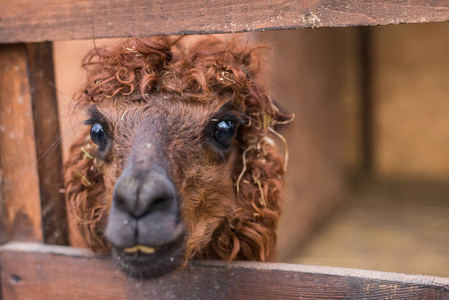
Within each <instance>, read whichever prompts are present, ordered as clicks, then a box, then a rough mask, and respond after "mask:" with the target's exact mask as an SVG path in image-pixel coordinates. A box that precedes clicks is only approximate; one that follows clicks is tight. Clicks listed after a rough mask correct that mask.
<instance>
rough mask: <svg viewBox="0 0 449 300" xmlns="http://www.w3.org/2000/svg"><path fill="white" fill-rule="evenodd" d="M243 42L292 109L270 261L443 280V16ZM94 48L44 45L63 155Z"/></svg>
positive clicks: (446, 144) (446, 75)
mask: <svg viewBox="0 0 449 300" xmlns="http://www.w3.org/2000/svg"><path fill="white" fill-rule="evenodd" d="M244 38H248V39H250V40H252V41H258V42H262V43H264V44H267V45H268V46H269V47H270V48H271V49H272V51H271V57H270V65H269V66H268V68H267V69H268V70H267V77H268V79H269V82H270V85H271V91H272V97H273V99H275V100H276V101H277V102H278V103H279V104H280V105H281V106H282V107H283V108H285V109H286V110H287V111H289V112H293V113H295V116H296V119H295V121H294V122H293V123H292V124H290V125H289V126H288V127H286V128H285V129H284V130H283V131H282V134H283V135H284V136H285V137H286V139H287V141H288V143H289V153H290V161H289V169H288V174H287V178H286V203H285V206H284V214H283V216H282V221H281V225H280V229H279V247H278V260H279V261H282V262H289V263H300V264H312V265H327V266H338V267H349V268H360V269H371V270H381V271H392V272H401V273H415V274H427V275H437V276H445V277H449V151H447V149H449V118H448V116H449V55H448V53H449V23H439V24H417V25H394V26H377V27H365V28H322V29H304V30H294V31H273V32H261V33H253V34H244ZM110 42H111V40H96V41H95V43H96V45H97V46H98V45H101V44H107V43H110ZM93 44H94V41H93V40H87V41H70V42H55V43H54V56H55V68H56V70H55V71H56V83H57V90H58V98H59V109H60V116H61V119H60V120H61V129H62V135H63V150H64V156H66V154H67V150H68V148H69V146H70V144H71V141H72V140H73V139H74V138H75V137H76V133H77V129H78V128H80V127H81V125H80V122H82V121H83V120H84V116H80V115H74V114H73V110H72V109H71V103H70V101H71V97H72V95H73V93H74V91H75V90H76V89H77V88H78V87H79V86H80V85H81V83H82V81H83V77H84V74H83V72H82V70H81V68H80V64H81V59H82V57H83V55H84V54H85V53H86V52H87V51H88V50H89V49H91V48H92V47H93V46H94V45H93ZM280 147H282V145H280ZM72 244H73V245H75V246H80V245H82V242H81V239H80V237H79V236H77V235H73V237H72Z"/></svg>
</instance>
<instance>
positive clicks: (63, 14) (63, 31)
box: [0, 0, 449, 43]
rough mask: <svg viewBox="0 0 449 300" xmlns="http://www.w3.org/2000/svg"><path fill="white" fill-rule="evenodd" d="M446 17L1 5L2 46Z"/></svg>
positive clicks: (348, 2) (242, 6)
mask: <svg viewBox="0 0 449 300" xmlns="http://www.w3.org/2000/svg"><path fill="white" fill-rule="evenodd" d="M448 20H449V2H448V1H447V0H433V1H428V0H409V1H403V0H378V1H371V0H297V1H284V0H272V1H266V0H253V1H239V0H215V1H203V0H192V1H183V0H166V1H147V0H85V1H78V0H61V1H56V0H40V1H35V0H17V1H1V2H0V43H16V42H40V41H56V40H73V39H92V38H104V37H125V36H148V35H160V34H169V35H173V34H193V33H196V34H204V33H230V32H244V31H259V30H276V29H295V28H307V27H337V26H339V27H340V26H355V25H378V24H399V23H425V22H444V21H448Z"/></svg>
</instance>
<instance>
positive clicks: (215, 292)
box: [1, 243, 449, 299]
mask: <svg viewBox="0 0 449 300" xmlns="http://www.w3.org/2000/svg"><path fill="white" fill-rule="evenodd" d="M1 267H2V270H1V278H2V290H3V296H4V299H149V298H152V299H300V298H301V299H317V298H320V299H337V298H338V299H341V298H344V299H449V278H438V277H431V276H418V275H403V274H393V273H384V272H374V271H362V270H352V269H340V268H330V267H313V266H304V265H289V264H280V263H255V262H233V263H231V264H229V265H228V264H227V263H226V262H222V261H195V262H194V263H192V264H191V265H189V266H187V268H186V269H185V270H183V271H177V272H173V273H171V274H169V275H167V276H164V277H162V278H158V279H154V280H143V279H138V280H135V279H130V278H126V277H125V276H124V275H123V274H122V273H121V272H120V271H119V270H118V269H117V267H116V266H115V264H114V262H113V261H111V260H109V259H105V258H103V259H101V258H98V257H95V256H93V255H92V254H90V253H89V252H88V250H83V249H75V248H69V247H62V246H48V245H47V246H46V245H40V244H24V243H14V244H8V245H5V246H3V247H2V248H1Z"/></svg>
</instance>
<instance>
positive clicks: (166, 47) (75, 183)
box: [65, 37, 284, 263]
mask: <svg viewBox="0 0 449 300" xmlns="http://www.w3.org/2000/svg"><path fill="white" fill-rule="evenodd" d="M260 52H261V51H260V50H259V49H258V48H252V49H248V48H247V47H246V46H241V45H240V44H238V43H236V42H235V41H231V42H227V43H226V42H223V41H220V40H219V39H216V38H213V37H208V38H204V39H202V40H201V41H199V42H196V43H195V44H193V45H192V46H190V47H188V48H184V46H183V44H182V42H180V41H179V39H178V40H176V39H170V38H167V37H154V38H136V39H131V40H128V41H126V42H124V43H123V44H122V45H118V46H117V47H115V48H109V49H108V48H97V49H93V50H91V51H90V52H89V53H88V54H87V56H86V57H85V59H84V62H83V66H84V67H85V68H86V70H87V72H88V78H87V82H86V83H85V85H84V87H83V88H82V89H81V90H80V92H79V93H78V95H77V97H76V98H75V100H76V104H77V107H78V108H80V109H84V110H92V107H96V109H97V110H98V111H100V112H101V114H102V115H103V116H104V118H105V119H106V122H107V124H108V126H109V127H110V128H109V131H110V132H112V133H111V135H112V137H111V140H112V146H111V147H110V149H109V150H108V153H107V154H104V153H100V152H99V151H98V147H97V146H96V145H95V144H94V143H93V142H92V141H91V139H90V138H89V135H88V131H86V134H85V135H84V136H83V137H82V138H80V139H79V141H77V142H76V143H75V144H74V145H72V147H71V153H70V159H69V161H68V162H67V166H66V173H65V174H66V183H67V184H66V185H67V188H66V190H67V198H68V201H69V203H70V205H71V208H72V211H73V214H74V215H75V216H76V220H77V224H78V228H79V229H80V231H81V233H82V235H83V237H84V239H85V241H86V243H87V244H88V246H89V247H91V248H92V249H93V250H94V251H99V252H107V251H108V250H109V248H110V245H109V243H108V241H107V239H106V238H105V235H104V233H105V228H106V224H107V222H108V215H109V210H110V206H111V202H112V198H113V190H114V185H115V183H116V181H117V180H118V178H119V177H120V175H121V174H122V172H123V169H124V166H125V165H126V163H127V160H128V159H129V156H130V153H131V152H132V151H133V150H132V149H131V148H132V147H133V146H132V145H133V143H135V141H134V139H135V138H136V136H137V135H136V131H137V129H135V128H137V127H139V125H138V124H139V121H138V120H139V118H140V119H141V118H143V117H146V116H147V115H148V114H150V113H151V114H153V115H155V117H152V118H159V119H157V120H159V121H158V122H156V121H154V123H155V124H156V123H157V125H155V126H166V127H164V128H160V129H158V130H159V131H157V132H164V134H163V135H164V136H165V135H167V136H169V137H167V138H166V137H160V139H159V140H163V141H164V142H161V144H160V145H158V146H160V148H158V149H157V150H156V151H157V152H158V153H156V154H154V155H156V156H158V155H159V156H161V157H164V158H166V159H167V169H168V173H169V176H170V178H171V180H172V181H173V182H174V184H175V186H176V189H177V192H178V193H179V194H180V199H182V203H180V204H179V205H180V210H181V218H182V221H183V222H184V224H185V227H186V233H185V244H184V250H183V260H184V263H185V262H186V261H188V260H189V259H192V258H218V259H224V260H233V259H242V260H259V261H266V260H269V259H270V258H271V257H272V256H273V254H274V249H275V244H276V232H275V230H276V227H277V224H278V221H279V214H280V210H281V199H282V176H283V174H284V160H283V158H282V155H281V154H280V153H279V152H278V150H277V149H276V147H275V145H274V143H273V139H275V135H273V133H272V132H271V131H272V130H273V128H274V126H275V125H276V124H277V122H278V120H279V119H280V118H281V117H284V116H282V114H281V113H279V111H278V109H277V108H276V107H275V106H274V104H273V103H272V101H271V100H270V99H269V97H268V96H267V92H266V91H265V89H264V87H263V86H262V85H261V84H260V83H259V82H258V81H259V80H258V79H259V78H258V76H259V73H260V72H259V71H260V64H261V60H260ZM227 107H229V109H228V110H232V112H233V113H238V114H239V116H241V118H242V119H243V124H241V125H240V126H239V128H238V131H237V134H236V137H235V138H234V140H233V143H232V146H231V147H230V148H229V149H228V150H220V149H217V148H216V147H215V146H211V145H210V143H208V142H207V140H208V137H205V133H204V132H205V130H206V128H208V126H210V125H209V124H210V123H211V122H212V121H211V120H212V118H213V116H215V115H216V114H217V113H221V112H222V111H225V110H226V109H227ZM142 111H145V112H146V113H147V115H144V113H143V112H142ZM159 114H160V115H161V116H160V117H158V115H159ZM160 120H162V121H160ZM159 123H165V124H159ZM170 125H171V126H170ZM172 127H173V128H172ZM130 128H133V129H130ZM154 132H156V131H154ZM156 135H157V134H156ZM166 139H168V141H165V140H166Z"/></svg>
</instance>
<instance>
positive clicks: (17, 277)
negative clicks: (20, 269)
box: [11, 274, 22, 282]
mask: <svg viewBox="0 0 449 300" xmlns="http://www.w3.org/2000/svg"><path fill="white" fill-rule="evenodd" d="M11 278H12V280H13V281H14V282H20V280H22V278H20V276H19V275H15V274H14V275H12V276H11Z"/></svg>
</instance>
